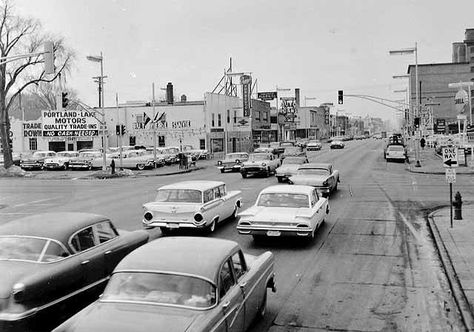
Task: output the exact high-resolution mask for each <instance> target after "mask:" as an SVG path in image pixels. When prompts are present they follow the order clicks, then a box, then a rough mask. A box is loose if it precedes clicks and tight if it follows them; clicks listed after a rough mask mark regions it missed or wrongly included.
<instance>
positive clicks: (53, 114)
mask: <svg viewBox="0 0 474 332" xmlns="http://www.w3.org/2000/svg"><path fill="white" fill-rule="evenodd" d="M42 114H43V121H42V129H43V136H49V137H54V136H61V137H63V136H64V137H67V136H74V137H83V136H98V135H99V121H98V120H97V119H96V118H95V117H94V113H93V112H88V111H43V112H42Z"/></svg>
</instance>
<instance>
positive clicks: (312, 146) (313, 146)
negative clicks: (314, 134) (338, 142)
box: [306, 141, 323, 152]
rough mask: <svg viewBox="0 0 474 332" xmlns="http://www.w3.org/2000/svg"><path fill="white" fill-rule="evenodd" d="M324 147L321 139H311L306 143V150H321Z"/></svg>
mask: <svg viewBox="0 0 474 332" xmlns="http://www.w3.org/2000/svg"><path fill="white" fill-rule="evenodd" d="M322 147H323V145H322V144H321V141H309V142H308V144H307V145H306V152H309V151H319V150H321V149H322Z"/></svg>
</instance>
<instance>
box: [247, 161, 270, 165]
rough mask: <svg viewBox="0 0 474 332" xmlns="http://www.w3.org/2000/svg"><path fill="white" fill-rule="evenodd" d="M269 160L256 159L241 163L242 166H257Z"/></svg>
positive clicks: (267, 162)
mask: <svg viewBox="0 0 474 332" xmlns="http://www.w3.org/2000/svg"><path fill="white" fill-rule="evenodd" d="M270 161H271V160H257V161H246V162H244V163H243V164H242V165H243V166H259V165H262V164H263V163H265V164H267V165H268V164H269V163H270Z"/></svg>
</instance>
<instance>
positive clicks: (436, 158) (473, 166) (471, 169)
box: [408, 147, 474, 174]
mask: <svg viewBox="0 0 474 332" xmlns="http://www.w3.org/2000/svg"><path fill="white" fill-rule="evenodd" d="M408 157H409V159H410V163H409V164H408V170H409V171H410V172H413V173H424V174H445V173H446V168H445V167H444V166H443V158H442V157H441V156H440V155H438V154H436V153H435V149H434V148H427V147H425V149H423V150H422V149H421V148H420V158H419V161H420V165H421V167H416V158H415V151H414V150H413V149H411V150H409V151H408ZM466 160H467V166H459V167H456V174H474V161H471V155H470V154H469V155H466Z"/></svg>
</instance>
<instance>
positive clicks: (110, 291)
mask: <svg viewBox="0 0 474 332" xmlns="http://www.w3.org/2000/svg"><path fill="white" fill-rule="evenodd" d="M267 288H270V289H272V290H273V291H275V290H276V289H275V274H274V256H273V254H272V253H271V252H269V251H267V252H264V253H262V254H260V255H258V256H254V255H250V254H246V253H244V252H243V251H242V249H241V248H240V246H239V245H238V244H237V243H236V242H234V241H229V240H223V239H210V238H199V237H166V238H160V239H157V240H155V241H152V242H150V243H148V244H146V245H144V246H142V247H140V248H138V249H137V250H135V251H133V252H132V253H130V254H129V255H128V256H127V257H125V258H124V259H123V260H122V261H121V262H120V264H119V265H118V266H117V267H116V268H115V270H114V272H113V274H112V277H111V278H110V281H109V283H108V285H107V287H106V289H105V291H104V294H103V295H102V296H101V298H100V299H99V300H97V301H96V302H94V303H93V304H91V305H90V306H88V307H87V308H85V309H84V310H83V311H81V312H79V313H78V314H76V315H75V316H73V317H72V318H70V319H69V320H67V321H66V322H64V323H63V324H62V325H60V326H59V327H57V328H56V329H55V330H54V332H66V331H68V332H73V331H74V332H90V331H101V332H122V331H123V332H130V331H135V332H142V331H143V332H145V331H146V332H149V331H166V332H185V331H187V332H190V331H193V332H211V331H213V332H227V331H236V332H237V331H247V330H248V328H249V327H250V325H251V323H252V322H253V321H254V320H255V319H261V318H263V316H264V314H265V308H266V305H267Z"/></svg>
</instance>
